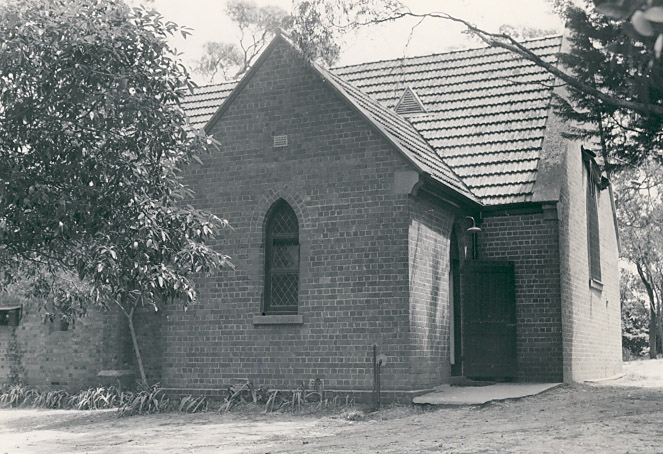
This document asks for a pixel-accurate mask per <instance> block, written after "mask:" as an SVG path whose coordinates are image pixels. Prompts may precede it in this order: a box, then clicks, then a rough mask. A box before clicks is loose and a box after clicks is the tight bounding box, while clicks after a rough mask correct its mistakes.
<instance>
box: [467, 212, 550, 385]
mask: <svg viewBox="0 0 663 454" xmlns="http://www.w3.org/2000/svg"><path fill="white" fill-rule="evenodd" d="M553 208H554V207H553ZM552 213H554V210H553V212H551V211H550V210H546V211H545V212H544V211H543V210H542V209H541V208H540V207H539V208H533V209H532V210H530V212H529V213H528V212H524V213H523V212H522V211H521V213H520V214H519V212H518V211H512V212H510V213H503V214H501V215H490V214H487V215H486V217H484V219H483V222H482V224H481V233H480V234H479V235H478V239H479V258H480V259H483V260H508V261H513V262H514V266H515V269H514V272H515V287H516V317H517V327H516V332H517V334H516V336H517V337H516V349H517V361H518V377H517V378H518V380H521V381H544V382H546V381H549V382H555V381H561V380H562V339H561V337H562V322H561V310H560V284H559V278H560V263H559V232H558V222H557V219H556V216H555V215H553V214H552Z"/></svg>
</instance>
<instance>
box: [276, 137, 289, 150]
mask: <svg viewBox="0 0 663 454" xmlns="http://www.w3.org/2000/svg"><path fill="white" fill-rule="evenodd" d="M287 146H288V136H287V135H282V136H274V148H280V147H287Z"/></svg>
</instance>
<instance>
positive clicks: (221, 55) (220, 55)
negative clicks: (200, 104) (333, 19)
mask: <svg viewBox="0 0 663 454" xmlns="http://www.w3.org/2000/svg"><path fill="white" fill-rule="evenodd" d="M308 7H309V4H308V3H307V2H304V3H302V4H300V5H299V6H298V7H297V8H298V14H295V15H290V14H288V12H287V11H285V10H284V9H282V8H279V7H278V6H271V5H267V6H257V5H256V4H255V2H253V1H252V0H230V1H229V2H228V5H227V7H226V12H227V14H228V16H229V17H230V19H231V20H232V21H233V22H234V23H235V24H236V25H237V27H238V28H239V32H240V36H239V43H238V44H236V43H229V42H212V41H210V42H207V43H205V46H204V50H205V54H204V55H203V57H202V58H201V59H200V61H199V62H198V65H197V67H196V71H197V72H198V73H200V74H202V75H203V76H205V77H208V78H209V81H210V82H213V81H214V79H215V77H216V76H217V75H219V74H220V75H221V76H222V78H223V79H224V80H231V79H237V78H239V77H241V76H242V75H243V74H244V73H245V72H246V71H247V70H248V69H249V68H250V67H251V64H253V62H254V61H255V59H256V57H257V56H258V55H259V54H260V53H261V52H262V50H263V49H264V48H265V46H267V44H269V42H270V41H271V39H272V38H273V37H274V35H275V34H276V33H280V32H285V33H290V34H292V37H293V38H294V39H295V40H296V41H300V42H301V43H302V44H303V43H305V45H302V46H301V47H302V49H305V50H306V55H307V56H308V57H309V58H310V59H311V60H322V61H324V62H325V63H326V64H327V65H331V64H333V62H335V61H336V59H337V58H338V55H339V51H340V47H339V46H338V44H336V43H335V42H334V41H333V39H332V35H331V33H330V32H329V31H328V30H326V29H324V28H321V27H318V25H319V24H320V23H321V22H320V18H319V17H317V16H315V11H307V8H308Z"/></svg>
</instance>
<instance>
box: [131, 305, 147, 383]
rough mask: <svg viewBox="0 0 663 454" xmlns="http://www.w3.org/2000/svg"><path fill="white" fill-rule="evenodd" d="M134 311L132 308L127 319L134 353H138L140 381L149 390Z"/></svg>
mask: <svg viewBox="0 0 663 454" xmlns="http://www.w3.org/2000/svg"><path fill="white" fill-rule="evenodd" d="M134 309H135V307H132V308H131V312H129V313H128V314H127V313H126V312H125V314H126V316H127V319H128V320H129V332H130V333H131V341H132V342H133V344H134V352H135V353H136V362H137V363H138V370H139V371H140V379H141V381H142V382H143V386H145V388H147V387H148V386H149V385H148V383H147V376H146V375H145V368H144V367H143V357H142V356H141V355H140V348H138V340H137V339H136V331H135V330H134Z"/></svg>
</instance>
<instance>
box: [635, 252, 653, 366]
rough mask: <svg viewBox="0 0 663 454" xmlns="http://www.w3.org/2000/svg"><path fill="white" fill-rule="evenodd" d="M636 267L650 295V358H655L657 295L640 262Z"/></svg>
mask: <svg viewBox="0 0 663 454" xmlns="http://www.w3.org/2000/svg"><path fill="white" fill-rule="evenodd" d="M635 267H636V269H637V270H638V274H639V275H640V279H641V280H642V283H643V284H644V285H645V289H647V296H649V358H650V359H655V358H656V332H657V329H656V328H657V326H658V323H656V321H657V319H658V316H657V314H656V297H655V295H654V289H653V288H652V284H651V282H650V280H649V279H647V276H646V275H645V270H644V269H643V268H642V266H641V265H640V263H636V264H635Z"/></svg>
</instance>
